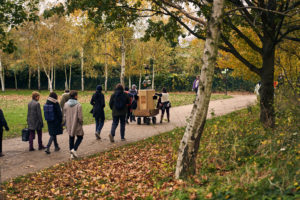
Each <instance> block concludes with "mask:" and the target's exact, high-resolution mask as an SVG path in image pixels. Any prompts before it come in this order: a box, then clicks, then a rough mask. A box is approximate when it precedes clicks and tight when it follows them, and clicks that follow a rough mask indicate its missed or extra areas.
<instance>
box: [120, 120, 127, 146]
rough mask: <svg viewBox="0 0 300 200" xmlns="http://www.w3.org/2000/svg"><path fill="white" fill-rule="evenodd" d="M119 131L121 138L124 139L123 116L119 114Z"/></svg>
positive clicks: (124, 124)
mask: <svg viewBox="0 0 300 200" xmlns="http://www.w3.org/2000/svg"><path fill="white" fill-rule="evenodd" d="M120 124H121V125H120V133H121V140H122V141H124V140H125V126H126V123H125V116H121V117H120Z"/></svg>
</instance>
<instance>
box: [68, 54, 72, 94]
mask: <svg viewBox="0 0 300 200" xmlns="http://www.w3.org/2000/svg"><path fill="white" fill-rule="evenodd" d="M71 81H72V59H71V64H70V72H69V90H71Z"/></svg>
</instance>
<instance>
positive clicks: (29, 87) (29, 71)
mask: <svg viewBox="0 0 300 200" xmlns="http://www.w3.org/2000/svg"><path fill="white" fill-rule="evenodd" d="M28 89H29V90H30V89H31V70H30V67H29V66H28Z"/></svg>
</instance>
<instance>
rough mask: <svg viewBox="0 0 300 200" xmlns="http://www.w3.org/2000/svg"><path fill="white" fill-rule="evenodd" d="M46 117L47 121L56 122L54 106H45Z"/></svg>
mask: <svg viewBox="0 0 300 200" xmlns="http://www.w3.org/2000/svg"><path fill="white" fill-rule="evenodd" d="M44 116H45V120H46V121H48V122H49V121H54V106H53V105H52V104H45V105H44Z"/></svg>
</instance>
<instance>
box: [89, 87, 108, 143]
mask: <svg viewBox="0 0 300 200" xmlns="http://www.w3.org/2000/svg"><path fill="white" fill-rule="evenodd" d="M91 105H92V106H93V110H92V113H93V117H94V118H95V121H96V132H95V135H96V138H97V139H98V140H100V139H101V137H100V133H101V130H102V128H103V125H104V121H105V114H104V107H105V98H104V95H103V94H102V86H101V85H98V86H97V87H96V92H95V93H94V94H93V97H92V99H91Z"/></svg>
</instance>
